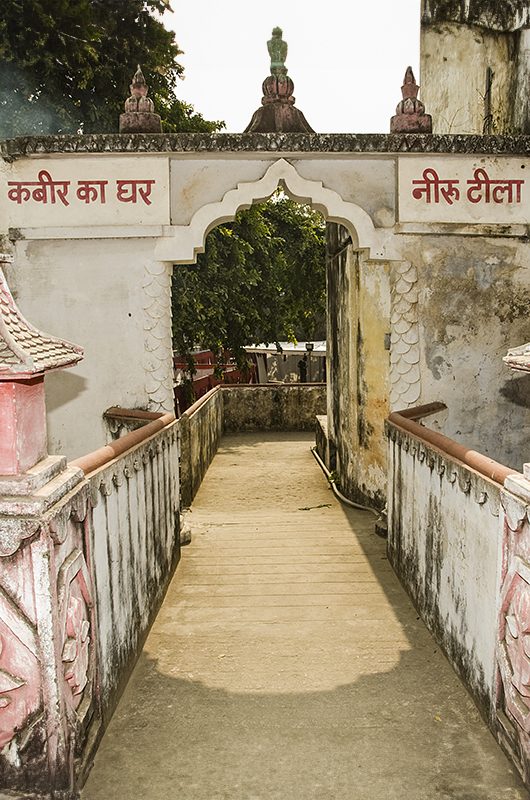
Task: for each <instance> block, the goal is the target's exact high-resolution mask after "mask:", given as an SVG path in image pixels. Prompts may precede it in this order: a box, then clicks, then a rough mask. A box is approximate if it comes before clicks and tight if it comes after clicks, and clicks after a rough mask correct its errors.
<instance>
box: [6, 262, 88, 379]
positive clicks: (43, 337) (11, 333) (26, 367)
mask: <svg viewBox="0 0 530 800" xmlns="http://www.w3.org/2000/svg"><path fill="white" fill-rule="evenodd" d="M82 358H83V349H82V348H81V347H78V346H77V345H75V344H70V342H66V341H64V340H63V339H57V338H56V337H55V336H49V335H48V334H46V333H41V331H39V330H37V328H35V327H34V326H33V325H31V324H30V323H29V322H28V321H27V320H26V319H24V317H23V316H22V314H21V313H20V311H19V309H18V307H17V305H16V303H15V301H14V300H13V296H12V294H11V292H10V291H9V287H8V285H7V282H6V279H5V276H4V273H3V272H2V270H1V269H0V381H3V380H4V381H5V380H16V379H22V378H25V377H31V376H34V375H41V374H42V373H44V372H48V371H50V370H54V369H62V368H64V367H71V366H73V365H74V364H76V363H77V362H78V361H80V360H81V359H82Z"/></svg>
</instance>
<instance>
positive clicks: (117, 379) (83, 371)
mask: <svg viewBox="0 0 530 800" xmlns="http://www.w3.org/2000/svg"><path fill="white" fill-rule="evenodd" d="M152 248H153V244H152V241H150V240H148V239H106V240H97V239H94V240H69V241H65V240H63V241H60V240H52V241H46V240H44V241H43V240H40V241H20V242H18V243H17V247H16V255H15V264H14V265H13V266H12V267H11V268H10V269H9V271H8V275H7V277H8V281H9V284H10V286H11V288H12V291H13V293H14V295H15V298H16V300H17V302H18V304H19V306H20V308H21V311H22V313H23V314H24V315H25V316H26V317H27V318H28V319H29V320H30V322H31V323H32V324H34V325H36V326H37V327H38V328H40V329H42V330H44V331H46V332H48V333H51V334H54V335H56V336H59V337H61V338H64V339H68V340H70V341H72V342H75V343H76V344H79V345H81V346H82V347H83V348H84V350H85V357H84V359H83V360H82V361H81V362H80V363H79V364H78V365H77V366H76V367H75V368H73V369H69V370H64V371H61V372H56V373H51V374H49V375H48V376H47V377H46V394H47V408H48V434H49V449H50V452H51V453H61V454H65V455H66V456H67V457H68V458H69V459H72V458H76V457H78V456H80V455H83V454H84V453H87V452H90V451H91V450H95V449H97V448H98V447H101V446H102V444H104V443H105V435H106V429H105V426H104V424H103V419H102V414H103V412H104V411H105V410H106V409H107V408H109V406H113V405H118V406H124V407H125V408H149V407H150V408H153V407H154V408H155V410H157V409H156V406H153V404H152V403H151V397H150V388H153V391H154V393H155V394H156V390H157V379H156V368H158V369H159V370H161V372H162V375H164V374H166V375H167V372H168V370H169V371H170V373H171V363H169V365H167V364H166V362H167V361H168V358H169V359H170V357H171V356H170V353H171V331H170V329H169V328H168V325H167V320H168V314H169V308H168V309H167V313H166V314H165V317H164V318H163V320H162V322H163V324H164V325H165V334H166V337H164V327H162V329H161V331H160V334H161V336H162V341H161V342H160V347H161V354H160V358H161V362H159V361H158V360H157V359H155V364H154V367H155V369H154V370H150V371H149V370H147V371H146V359H147V360H149V359H151V360H152V359H153V358H154V357H155V356H156V338H155V345H154V346H153V345H151V352H147V351H146V347H148V346H150V345H149V337H151V332H152V329H153V327H154V326H155V322H154V321H153V320H152V319H151V318H150V317H149V315H148V313H147V309H148V308H149V307H151V306H152V305H153V303H156V295H158V294H160V291H161V289H160V286H159V285H158V283H157V281H156V280H153V279H149V280H148V281H147V282H148V284H149V285H148V286H147V287H145V286H144V284H145V282H146V275H147V276H148V278H149V274H150V273H149V271H148V267H150V266H151V263H152V262H151V253H152ZM162 278H163V279H164V280H165V281H166V282H168V280H169V279H168V277H167V275H166V276H165V278H164V276H162ZM164 280H163V281H162V282H164ZM146 292H150V293H151V295H153V296H150V295H149V294H146ZM146 298H147V303H146ZM162 299H163V300H164V301H165V302H169V301H168V298H167V292H166V294H164V293H162ZM164 320H165V322H164ZM155 327H156V326H155ZM153 348H154V350H155V352H154V353H153ZM149 380H150V381H154V383H155V386H154V387H150V386H149V385H148V381H149ZM169 380H170V381H171V378H170V379H169ZM169 385H170V387H171V382H170V384H169ZM168 403H169V408H168V409H167V410H169V411H171V410H172V406H171V398H170V397H169V398H168Z"/></svg>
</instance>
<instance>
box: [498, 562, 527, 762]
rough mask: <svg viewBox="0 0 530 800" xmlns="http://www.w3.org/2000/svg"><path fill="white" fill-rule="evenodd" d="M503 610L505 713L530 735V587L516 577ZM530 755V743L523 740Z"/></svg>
mask: <svg viewBox="0 0 530 800" xmlns="http://www.w3.org/2000/svg"><path fill="white" fill-rule="evenodd" d="M510 594H511V599H510V600H508V601H507V602H506V604H505V608H504V609H503V618H504V626H503V627H504V631H501V637H502V638H501V643H500V650H499V667H500V672H501V678H502V683H503V687H504V700H505V710H506V711H507V712H508V713H509V714H510V716H511V717H512V718H513V719H514V720H515V721H516V722H517V723H518V725H519V726H520V727H521V728H522V729H523V731H524V732H525V733H526V734H530V584H528V583H527V582H526V581H525V580H524V579H522V578H521V577H520V576H516V577H514V588H513V593H512V592H510ZM522 744H523V745H525V750H526V753H527V755H530V741H529V740H528V738H527V737H523V738H522Z"/></svg>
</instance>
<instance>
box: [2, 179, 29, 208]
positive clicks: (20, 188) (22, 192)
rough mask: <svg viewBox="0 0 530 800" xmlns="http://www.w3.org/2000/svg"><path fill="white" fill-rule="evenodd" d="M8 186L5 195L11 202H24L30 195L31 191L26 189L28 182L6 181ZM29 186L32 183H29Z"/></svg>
mask: <svg viewBox="0 0 530 800" xmlns="http://www.w3.org/2000/svg"><path fill="white" fill-rule="evenodd" d="M7 185H8V186H12V187H13V188H12V189H9V190H8V192H7V197H8V199H9V200H11V201H12V202H13V203H18V204H19V205H20V204H21V203H25V202H26V201H27V200H29V198H30V197H31V191H30V190H29V189H28V184H27V183H25V182H23V181H8V182H7ZM29 185H30V186H31V185H32V184H29Z"/></svg>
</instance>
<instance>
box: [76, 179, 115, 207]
mask: <svg viewBox="0 0 530 800" xmlns="http://www.w3.org/2000/svg"><path fill="white" fill-rule="evenodd" d="M107 184H108V181H77V192H76V195H77V198H78V199H79V200H82V201H83V202H85V203H95V202H97V200H98V199H99V201H100V203H106V202H107V198H106V196H105V186H107Z"/></svg>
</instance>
